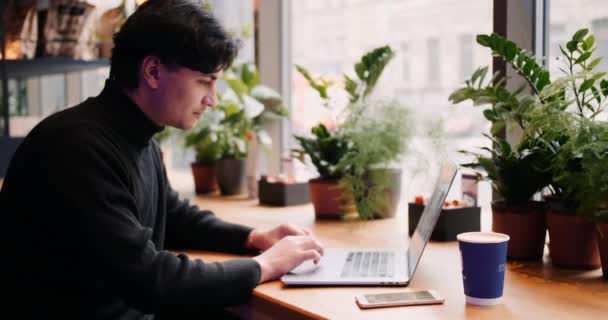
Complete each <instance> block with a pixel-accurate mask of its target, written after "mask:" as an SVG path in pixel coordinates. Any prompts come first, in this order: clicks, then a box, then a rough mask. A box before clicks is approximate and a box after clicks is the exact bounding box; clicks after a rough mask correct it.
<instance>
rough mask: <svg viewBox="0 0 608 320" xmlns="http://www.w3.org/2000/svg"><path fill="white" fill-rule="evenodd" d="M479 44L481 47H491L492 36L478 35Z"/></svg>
mask: <svg viewBox="0 0 608 320" xmlns="http://www.w3.org/2000/svg"><path fill="white" fill-rule="evenodd" d="M476 40H477V43H479V44H480V45H481V46H484V47H489V46H490V36H488V35H486V34H478V35H477V37H476Z"/></svg>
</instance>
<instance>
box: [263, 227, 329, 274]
mask: <svg viewBox="0 0 608 320" xmlns="http://www.w3.org/2000/svg"><path fill="white" fill-rule="evenodd" d="M322 255H323V245H322V244H321V243H320V242H319V241H317V240H316V239H315V238H314V237H312V236H310V235H303V236H287V237H284V238H283V239H281V240H280V241H279V242H277V243H276V244H275V245H273V246H272V247H270V248H269V249H268V250H266V251H265V252H264V253H262V254H261V255H259V256H256V257H254V258H253V259H254V260H256V261H257V262H258V263H259V264H260V268H261V270H262V275H261V277H260V283H262V282H266V281H269V280H274V279H278V278H279V277H281V276H282V275H284V274H285V273H287V272H289V271H290V270H292V269H293V268H295V267H297V266H298V265H300V264H301V263H302V262H304V261H305V260H310V259H313V260H314V261H315V263H317V262H319V260H320V259H321V256H322Z"/></svg>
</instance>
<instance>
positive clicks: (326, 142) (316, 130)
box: [292, 124, 350, 179]
mask: <svg viewBox="0 0 608 320" xmlns="http://www.w3.org/2000/svg"><path fill="white" fill-rule="evenodd" d="M311 132H312V134H313V137H312V138H307V137H302V136H295V138H296V140H297V141H298V142H299V143H300V146H301V147H302V149H294V150H292V155H293V156H295V157H296V158H298V159H300V160H301V161H304V158H305V156H306V155H308V156H309V157H310V160H311V161H312V163H313V165H314V166H315V167H316V168H317V171H318V172H319V175H320V176H321V178H323V179H339V178H341V177H342V176H344V172H343V170H341V168H340V167H338V163H339V162H340V160H341V159H342V158H343V157H344V155H345V154H346V153H347V151H348V149H349V147H350V146H349V144H348V143H347V142H346V141H345V139H343V138H341V137H340V136H339V135H337V134H336V133H333V132H331V131H329V130H328V129H327V127H326V126H325V125H324V124H318V125H317V126H315V127H313V128H312V129H311Z"/></svg>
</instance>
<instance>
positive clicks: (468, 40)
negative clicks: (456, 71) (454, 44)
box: [458, 34, 475, 81]
mask: <svg viewBox="0 0 608 320" xmlns="http://www.w3.org/2000/svg"><path fill="white" fill-rule="evenodd" d="M458 39H459V42H460V76H459V78H458V80H459V81H464V80H465V79H468V78H470V77H471V73H472V72H473V44H474V42H475V40H474V37H473V36H472V35H470V34H464V35H461V36H460V37H459V38H458Z"/></svg>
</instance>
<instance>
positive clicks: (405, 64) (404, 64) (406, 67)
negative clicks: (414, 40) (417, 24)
mask: <svg viewBox="0 0 608 320" xmlns="http://www.w3.org/2000/svg"><path fill="white" fill-rule="evenodd" d="M397 54H398V55H399V56H401V68H402V69H401V71H402V72H403V76H402V77H401V79H403V80H404V81H410V79H411V76H410V72H411V70H410V60H409V57H408V46H407V43H403V44H401V51H400V52H398V53H397Z"/></svg>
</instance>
